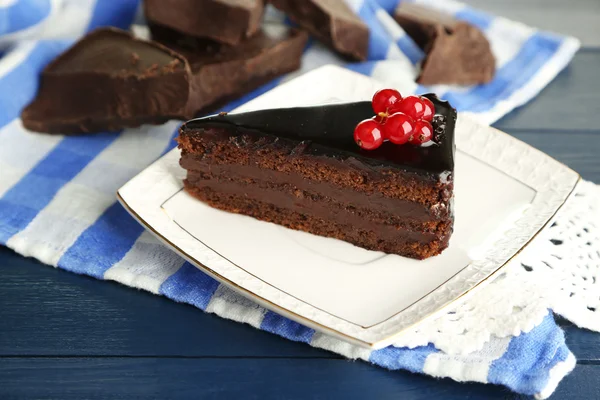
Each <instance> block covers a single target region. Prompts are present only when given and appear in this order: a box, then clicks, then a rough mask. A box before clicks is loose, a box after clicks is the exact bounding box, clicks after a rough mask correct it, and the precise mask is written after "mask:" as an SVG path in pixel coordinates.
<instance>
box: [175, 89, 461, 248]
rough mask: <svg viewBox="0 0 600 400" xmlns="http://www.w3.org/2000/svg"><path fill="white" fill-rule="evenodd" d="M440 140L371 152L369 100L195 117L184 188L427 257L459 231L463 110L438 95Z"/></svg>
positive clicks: (294, 224)
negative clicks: (457, 141)
mask: <svg viewBox="0 0 600 400" xmlns="http://www.w3.org/2000/svg"><path fill="white" fill-rule="evenodd" d="M426 97H427V98H429V99H430V100H431V101H432V102H433V104H434V106H435V114H436V115H435V116H434V118H433V128H434V130H435V137H434V138H435V140H436V142H429V143H428V144H427V145H424V146H414V145H410V144H406V145H402V146H399V145H396V144H393V143H391V142H385V143H383V144H382V145H381V146H380V147H379V148H377V149H376V150H371V151H367V150H363V149H361V148H360V147H358V146H357V144H356V143H355V142H354V138H353V132H354V129H355V127H356V126H357V124H358V123H359V122H360V121H362V120H365V119H367V118H370V117H372V116H373V110H372V108H371V103H370V102H358V103H348V104H339V105H326V106H318V107H304V108H288V109H272V110H263V111H255V112H248V113H241V114H226V115H216V116H211V117H206V118H201V119H196V120H192V121H189V122H187V123H185V124H184V125H183V126H182V127H181V131H180V136H179V139H178V141H179V147H180V149H181V151H182V156H181V162H180V163H181V166H182V167H183V168H185V169H186V170H187V171H188V173H187V179H186V180H185V182H184V183H185V188H186V190H187V191H188V192H189V193H190V194H191V195H193V196H195V197H196V198H198V199H200V200H202V201H204V202H206V203H208V204H209V205H211V206H213V207H216V208H219V209H222V210H225V211H230V212H235V213H240V214H245V215H249V216H252V217H255V218H258V219H261V220H264V221H268V222H273V223H276V224H280V225H283V226H286V227H288V228H292V229H297V230H302V231H306V232H310V233H313V234H317V235H322V236H327V237H332V238H337V239H341V240H345V241H348V242H350V243H353V244H355V245H357V246H360V247H364V248H366V249H370V250H378V251H383V252H386V253H394V254H399V255H403V256H407V257H413V258H418V259H423V258H427V257H431V256H434V255H436V254H439V253H440V252H441V251H442V250H444V249H445V248H446V247H447V246H448V241H449V239H450V236H451V233H452V226H453V215H452V204H451V203H452V194H453V170H454V148H455V146H454V123H455V119H456V111H455V110H454V109H453V108H452V107H451V106H450V105H449V104H448V103H447V102H443V101H440V100H439V99H438V98H437V97H436V96H435V95H426Z"/></svg>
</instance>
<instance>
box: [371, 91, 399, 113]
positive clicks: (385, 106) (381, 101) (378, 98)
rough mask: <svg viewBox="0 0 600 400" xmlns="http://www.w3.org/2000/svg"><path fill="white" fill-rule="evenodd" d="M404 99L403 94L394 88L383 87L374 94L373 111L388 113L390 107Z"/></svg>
mask: <svg viewBox="0 0 600 400" xmlns="http://www.w3.org/2000/svg"><path fill="white" fill-rule="evenodd" d="M401 100H402V95H401V94H400V92H399V91H397V90H394V89H382V90H379V91H377V92H376V93H375V95H374V96H373V102H372V103H373V111H375V114H379V113H388V112H389V110H390V108H391V107H392V106H393V105H394V104H396V103H398V102H399V101H401Z"/></svg>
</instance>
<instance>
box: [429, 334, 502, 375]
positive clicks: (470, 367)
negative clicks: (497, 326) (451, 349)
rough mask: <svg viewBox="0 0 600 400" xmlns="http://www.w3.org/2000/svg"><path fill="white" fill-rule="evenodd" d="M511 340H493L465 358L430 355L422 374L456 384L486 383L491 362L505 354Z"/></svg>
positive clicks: (442, 354)
mask: <svg viewBox="0 0 600 400" xmlns="http://www.w3.org/2000/svg"><path fill="white" fill-rule="evenodd" d="M511 339H512V337H507V338H493V339H492V340H490V341H489V342H488V343H486V345H485V347H484V348H483V349H482V350H480V351H476V352H473V353H471V354H468V355H465V356H452V355H448V354H445V353H441V352H438V353H432V354H430V355H428V356H427V359H426V360H425V365H424V366H423V372H424V373H426V374H428V375H431V376H434V377H437V378H452V379H454V380H456V381H458V382H465V381H473V382H482V383H487V379H488V372H489V369H490V366H491V364H492V362H493V361H494V360H497V359H499V358H500V357H502V355H503V354H504V353H506V351H507V350H508V345H509V344H510V341H511Z"/></svg>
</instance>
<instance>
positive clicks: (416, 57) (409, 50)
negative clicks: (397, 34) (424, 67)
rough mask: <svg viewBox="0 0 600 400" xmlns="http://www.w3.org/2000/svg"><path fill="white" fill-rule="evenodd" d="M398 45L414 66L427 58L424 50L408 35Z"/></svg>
mask: <svg viewBox="0 0 600 400" xmlns="http://www.w3.org/2000/svg"><path fill="white" fill-rule="evenodd" d="M396 44H397V45H398V47H399V48H400V50H402V52H403V53H404V55H406V57H408V59H409V60H410V62H411V63H413V65H417V64H418V63H419V62H421V60H422V59H423V58H424V57H425V53H424V52H423V50H421V49H420V48H419V46H417V44H416V43H415V42H414V41H413V40H412V39H411V38H410V37H408V35H404V36H402V37H401V38H400V39H398V40H397V41H396Z"/></svg>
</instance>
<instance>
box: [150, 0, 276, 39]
mask: <svg viewBox="0 0 600 400" xmlns="http://www.w3.org/2000/svg"><path fill="white" fill-rule="evenodd" d="M263 9H264V0H144V12H145V14H146V19H147V20H148V22H151V23H157V24H160V25H163V26H167V27H170V28H172V29H175V30H177V31H179V32H181V33H183V34H186V35H190V36H196V37H201V38H209V39H213V40H215V41H218V42H221V43H226V44H230V45H236V44H238V43H240V42H242V41H243V40H244V39H246V38H248V37H250V36H252V35H253V34H255V33H256V32H258V30H259V27H260V22H261V19H262V15H263Z"/></svg>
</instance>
